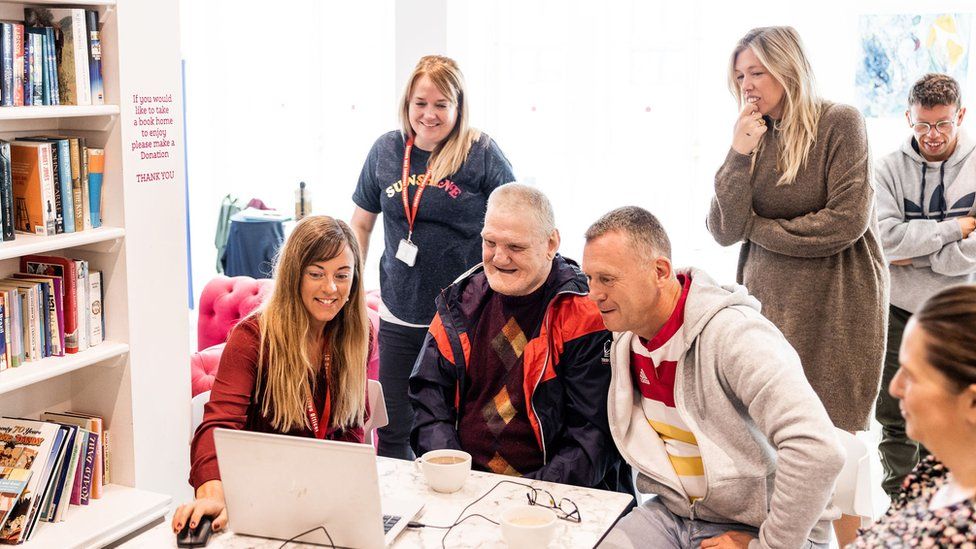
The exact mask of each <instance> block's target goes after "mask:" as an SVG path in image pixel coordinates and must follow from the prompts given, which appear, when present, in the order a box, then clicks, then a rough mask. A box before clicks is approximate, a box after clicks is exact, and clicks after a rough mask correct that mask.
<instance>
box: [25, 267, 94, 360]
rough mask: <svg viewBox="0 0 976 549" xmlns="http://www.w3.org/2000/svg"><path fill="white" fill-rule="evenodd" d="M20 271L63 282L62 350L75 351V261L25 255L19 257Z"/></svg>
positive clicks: (76, 322) (76, 341)
mask: <svg viewBox="0 0 976 549" xmlns="http://www.w3.org/2000/svg"><path fill="white" fill-rule="evenodd" d="M20 271H21V272H23V273H32V274H42V275H51V276H58V277H61V280H62V281H63V283H64V306H63V308H64V352H65V353H68V354H73V353H77V352H78V305H79V304H78V289H77V283H78V272H77V267H76V266H75V262H74V261H73V260H71V259H65V258H63V257H57V256H53V255H27V256H22V257H21V258H20ZM82 303H83V304H84V303H86V302H82Z"/></svg>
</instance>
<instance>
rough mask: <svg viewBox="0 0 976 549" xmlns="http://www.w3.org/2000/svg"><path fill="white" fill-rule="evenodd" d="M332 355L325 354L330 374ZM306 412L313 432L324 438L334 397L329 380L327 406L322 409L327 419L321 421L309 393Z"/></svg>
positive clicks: (326, 397)
mask: <svg viewBox="0 0 976 549" xmlns="http://www.w3.org/2000/svg"><path fill="white" fill-rule="evenodd" d="M329 363H330V357H329V354H328V353H326V355H325V372H326V376H328V372H329ZM305 413H306V414H307V415H308V422H309V423H311V424H312V432H314V433H315V438H319V439H324V438H325V435H326V434H328V431H329V419H330V418H331V417H332V398H331V395H330V394H329V390H328V382H326V390H325V406H324V409H323V410H322V417H323V418H325V421H324V422H322V423H321V424H320V423H319V415H318V414H317V413H315V405H314V404H313V403H312V397H311V395H309V397H308V400H306V401H305Z"/></svg>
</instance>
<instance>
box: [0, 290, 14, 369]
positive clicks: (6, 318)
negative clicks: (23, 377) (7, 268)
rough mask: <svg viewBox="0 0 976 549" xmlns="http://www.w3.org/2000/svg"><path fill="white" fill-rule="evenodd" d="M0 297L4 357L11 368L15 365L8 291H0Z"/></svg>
mask: <svg viewBox="0 0 976 549" xmlns="http://www.w3.org/2000/svg"><path fill="white" fill-rule="evenodd" d="M0 299H2V300H3V317H0V322H2V323H3V342H4V349H5V351H4V353H3V355H4V358H5V359H7V367H8V368H13V367H15V366H17V365H16V364H14V349H13V341H12V340H11V335H13V329H12V326H11V324H10V320H11V303H10V292H5V291H4V292H0Z"/></svg>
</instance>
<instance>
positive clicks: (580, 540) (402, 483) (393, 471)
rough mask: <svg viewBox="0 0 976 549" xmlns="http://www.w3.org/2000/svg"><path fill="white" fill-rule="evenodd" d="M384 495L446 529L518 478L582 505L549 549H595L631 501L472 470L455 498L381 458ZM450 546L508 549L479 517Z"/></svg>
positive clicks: (154, 539) (511, 495) (433, 534)
mask: <svg viewBox="0 0 976 549" xmlns="http://www.w3.org/2000/svg"><path fill="white" fill-rule="evenodd" d="M377 469H378V471H379V480H380V492H381V493H382V494H383V495H384V496H390V497H399V498H408V497H417V498H420V499H422V500H423V501H424V510H423V511H422V512H421V514H420V516H419V517H417V518H415V519H414V520H415V521H417V522H421V523H425V524H435V525H447V524H451V523H453V522H454V520H455V519H456V518H457V516H458V513H459V512H460V511H461V509H463V508H464V506H466V505H468V504H469V503H471V502H472V501H474V500H475V499H477V498H478V497H480V496H481V495H482V494H484V493H485V492H486V491H487V490H488V489H490V488H491V487H492V486H494V485H495V484H497V483H498V481H500V480H516V481H518V482H525V483H527V484H531V485H533V486H535V487H536V488H542V489H545V490H548V491H549V492H550V493H551V494H552V495H553V496H554V497H555V498H556V500H557V501H558V500H559V499H560V498H567V499H570V500H572V501H573V502H574V503H576V505H577V506H578V507H579V510H580V515H581V516H582V518H583V520H582V522H580V523H578V524H577V523H572V522H569V521H565V520H560V521H559V526H558V529H557V531H556V536H555V539H554V541H553V543H552V544H551V547H593V546H594V545H595V544H596V543H597V542H598V541H599V540H600V539H601V538H602V537H603V535H604V534H605V533H606V532H607V530H609V529H610V527H611V526H613V524H614V523H615V522H616V521H617V519H618V518H619V517H620V514H621V513H622V512H623V511H624V510H625V509H626V508H627V506H628V505H629V504H630V502H631V501H632V499H633V498H631V497H630V496H628V495H626V494H621V493H617V492H607V491H604V490H594V489H591V488H579V487H576V486H569V485H565V484H556V483H552V482H542V481H527V480H524V479H516V478H513V477H506V476H503V475H495V474H491V473H480V472H477V471H472V472H471V475H470V476H469V477H468V480H467V481H466V482H465V484H464V488H462V489H461V490H460V491H458V492H455V493H453V494H440V493H437V492H434V491H433V490H430V489H429V488H428V487H427V484H426V482H425V481H424V477H423V474H422V473H421V472H420V471H419V470H418V469H417V467H416V466H415V465H414V464H413V463H412V462H409V461H403V460H398V459H389V458H377ZM526 492H527V489H526V488H523V487H521V486H515V485H511V484H503V485H501V486H499V487H498V488H495V490H494V491H492V493H491V494H489V495H488V496H487V497H485V498H484V499H483V500H481V501H480V502H478V504H477V505H475V506H473V507H471V509H469V510H468V511H467V512H466V514H469V513H479V514H482V515H486V516H488V517H491V518H493V519H495V520H498V517H499V515H500V514H501V512H502V510H503V509H505V508H506V507H508V506H509V505H515V504H524V503H526V498H525V493H526ZM443 536H444V530H440V529H434V528H421V529H413V528H407V529H406V530H404V531H403V532H402V533H401V534H400V535H399V536H398V537H397V539H396V543H395V544H394V547H397V548H401V547H403V548H405V547H440V546H441V538H442V537H443ZM446 545H447V547H458V548H469V547H505V542H504V540H503V539H502V534H501V530H500V528H499V527H498V526H496V525H494V524H491V523H490V522H487V521H485V520H483V519H480V518H471V519H468V520H467V521H465V522H464V523H463V524H459V525H458V526H456V527H454V529H452V530H451V533H450V535H449V536H448V537H447V543H446ZM279 546H281V541H273V540H265V539H262V538H255V537H250V536H237V535H234V534H233V533H232V532H221V533H219V534H216V535H214V536H213V537H211V538H210V543H209V544H208V545H207V548H208V549H210V548H213V549H250V548H255V549H272V548H275V549H276V548H277V547H279ZM121 547H123V548H125V549H135V548H137V547H138V548H143V547H147V548H149V547H176V537H175V536H174V535H173V531H172V530H171V529H170V525H169V522H168V521H167V522H166V523H164V524H160V525H158V526H156V527H154V528H152V529H150V530H147V531H146V532H144V533H142V534H141V535H139V536H137V537H135V538H132V539H130V540H129V541H128V542H126V543H125V544H123V545H121ZM287 547H289V548H292V547H312V546H309V545H302V544H291V543H290V544H288V546H287Z"/></svg>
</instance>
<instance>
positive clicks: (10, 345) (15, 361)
mask: <svg viewBox="0 0 976 549" xmlns="http://www.w3.org/2000/svg"><path fill="white" fill-rule="evenodd" d="M0 295H2V296H3V304H4V311H3V313H4V318H3V320H4V324H5V326H6V328H7V330H6V331H7V333H6V335H7V350H8V351H9V352H10V360H9V362H8V364H9V365H10V367H11V368H17V367H19V366H20V365H21V364H23V363H24V360H25V357H24V336H23V332H22V323H21V320H20V293H19V291H18V290H17V288H13V287H9V288H5V287H2V286H0Z"/></svg>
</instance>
